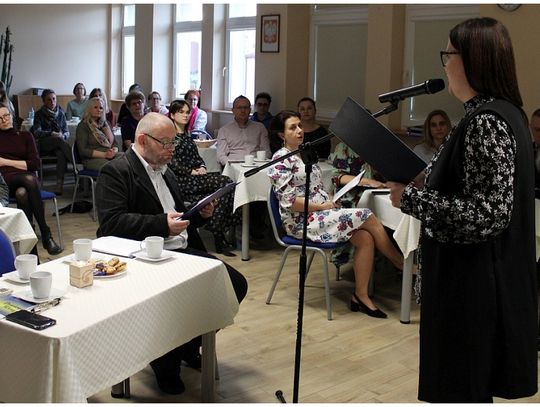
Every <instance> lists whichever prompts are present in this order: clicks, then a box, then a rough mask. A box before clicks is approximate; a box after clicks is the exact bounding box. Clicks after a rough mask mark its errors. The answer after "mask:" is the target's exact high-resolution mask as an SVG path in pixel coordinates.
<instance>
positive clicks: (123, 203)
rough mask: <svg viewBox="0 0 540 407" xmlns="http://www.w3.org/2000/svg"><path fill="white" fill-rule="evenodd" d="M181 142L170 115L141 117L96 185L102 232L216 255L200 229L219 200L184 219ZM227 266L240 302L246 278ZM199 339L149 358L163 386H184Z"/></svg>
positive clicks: (169, 388)
mask: <svg viewBox="0 0 540 407" xmlns="http://www.w3.org/2000/svg"><path fill="white" fill-rule="evenodd" d="M176 144H177V142H176V141H175V129H174V125H173V123H172V122H171V120H170V119H169V118H167V117H165V116H163V115H160V114H159V113H148V114H147V115H146V116H145V117H144V118H142V119H141V121H140V122H139V125H138V126H137V130H136V138H135V144H134V145H133V146H132V148H130V149H129V151H128V152H126V154H124V155H123V156H122V157H120V158H118V159H117V160H113V161H111V162H109V163H108V164H106V165H105V166H103V168H102V169H101V174H100V176H99V178H98V182H97V186H96V195H97V197H96V202H97V203H98V207H97V210H98V220H99V228H98V231H97V235H98V236H110V235H112V236H118V237H124V238H128V239H135V240H141V241H142V240H144V239H145V238H146V237H148V236H162V237H164V238H165V241H166V243H165V248H166V249H168V250H171V249H172V250H177V251H180V252H182V253H187V254H192V255H196V256H202V257H211V258H214V257H213V256H211V255H209V254H208V253H206V249H205V247H204V244H203V242H202V240H201V238H200V236H199V234H198V233H197V228H198V227H200V226H202V225H204V223H205V222H206V221H207V220H208V218H210V217H211V216H212V213H213V210H214V205H213V204H209V205H207V206H206V207H205V208H203V210H201V211H200V212H199V214H197V215H194V216H193V217H192V218H191V219H190V220H189V221H188V220H181V219H180V216H181V215H182V213H183V212H185V210H186V208H185V207H184V203H183V202H184V197H183V196H182V193H181V192H180V190H179V188H178V180H177V179H176V177H175V176H174V174H173V172H172V171H171V170H170V169H169V168H168V167H167V164H168V163H169V162H170V161H171V159H172V156H173V153H174V148H175V146H176ZM225 266H226V268H227V272H228V274H229V277H230V278H231V282H232V285H233V287H234V290H235V293H236V296H237V299H238V302H241V301H242V299H243V298H244V297H245V295H246V292H247V281H246V279H245V278H244V277H243V276H242V275H241V274H240V273H239V272H238V271H237V270H235V269H234V268H232V267H231V266H229V265H228V264H225ZM156 278H159V277H158V276H156ZM164 334H166V333H164ZM199 341H200V340H199V338H195V339H194V340H192V341H191V342H190V343H188V344H186V345H182V346H180V347H179V348H176V349H174V350H172V351H171V352H168V353H166V354H165V355H163V356H161V357H160V358H158V359H156V360H154V361H152V362H151V363H150V366H151V367H152V369H153V370H154V373H155V375H156V379H157V382H158V386H159V388H160V389H161V390H162V391H164V392H166V393H170V394H179V393H182V392H183V391H184V384H183V382H182V380H181V378H180V363H181V360H186V361H187V362H188V363H191V364H192V365H197V364H199V365H200V355H199V353H198V343H199Z"/></svg>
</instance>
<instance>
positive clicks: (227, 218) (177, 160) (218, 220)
mask: <svg viewBox="0 0 540 407" xmlns="http://www.w3.org/2000/svg"><path fill="white" fill-rule="evenodd" d="M177 140H179V144H178V146H177V147H176V149H175V151H174V155H173V158H172V161H171V163H170V164H169V168H170V169H171V170H172V171H173V172H174V174H175V175H176V177H177V178H178V182H179V185H180V190H181V191H182V194H183V197H184V199H185V200H186V201H187V202H189V203H190V204H191V205H193V204H195V203H197V202H198V201H199V200H200V199H202V198H204V197H205V196H207V195H210V194H211V193H213V192H215V191H217V190H218V189H220V188H221V187H223V186H225V185H227V184H228V183H230V182H232V180H231V179H230V178H229V177H227V176H225V175H221V174H218V173H206V174H204V175H192V174H191V171H192V170H194V169H196V168H200V167H205V164H204V161H203V159H202V158H201V156H200V155H199V152H198V151H197V146H196V145H195V143H194V142H193V140H192V139H191V135H190V134H189V133H185V134H178V135H177ZM233 200H234V194H232V193H231V194H227V195H225V196H223V197H222V198H220V200H219V204H218V206H217V207H216V209H215V210H214V215H213V216H212V218H210V220H209V221H208V223H206V225H205V228H206V229H207V230H209V231H210V232H212V233H216V232H217V233H224V232H225V231H226V230H227V229H228V228H230V227H231V226H234V225H236V224H239V223H240V215H239V214H237V215H233ZM189 206H190V205H188V207H189Z"/></svg>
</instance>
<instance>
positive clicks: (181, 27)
mask: <svg viewBox="0 0 540 407" xmlns="http://www.w3.org/2000/svg"><path fill="white" fill-rule="evenodd" d="M177 7H178V6H177V5H176V4H175V5H174V12H173V20H176V8H177ZM203 20H204V7H203ZM203 20H200V21H179V22H176V21H174V26H173V72H174V78H173V95H175V96H174V97H175V98H181V99H184V96H185V93H182V92H185V91H187V89H179V88H178V86H179V84H178V83H177V78H176V68H177V62H176V61H177V55H176V51H177V41H176V37H177V35H178V34H179V33H187V32H200V33H201V59H202V48H203V44H202V26H203ZM201 82H202V67H201Z"/></svg>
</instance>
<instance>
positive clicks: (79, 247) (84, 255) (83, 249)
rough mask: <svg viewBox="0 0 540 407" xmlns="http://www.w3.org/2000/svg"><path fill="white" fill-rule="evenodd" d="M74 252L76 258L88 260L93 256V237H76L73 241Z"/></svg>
mask: <svg viewBox="0 0 540 407" xmlns="http://www.w3.org/2000/svg"><path fill="white" fill-rule="evenodd" d="M73 253H75V260H77V261H88V260H90V257H92V240H91V239H75V240H74V241H73Z"/></svg>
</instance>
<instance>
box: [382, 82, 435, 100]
mask: <svg viewBox="0 0 540 407" xmlns="http://www.w3.org/2000/svg"><path fill="white" fill-rule="evenodd" d="M443 89H444V81H443V80H442V79H429V80H427V81H425V82H424V83H420V84H418V85H413V86H409V87H408V88H403V89H398V90H393V91H392V92H388V93H383V94H382V95H379V102H381V103H386V102H392V103H395V102H399V101H400V100H405V99H406V98H410V97H413V96H418V95H424V94H426V93H428V94H432V93H437V92H440V91H441V90H443Z"/></svg>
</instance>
